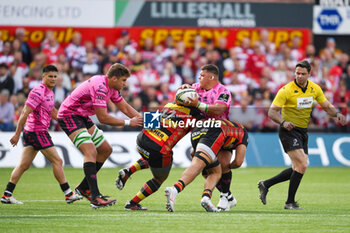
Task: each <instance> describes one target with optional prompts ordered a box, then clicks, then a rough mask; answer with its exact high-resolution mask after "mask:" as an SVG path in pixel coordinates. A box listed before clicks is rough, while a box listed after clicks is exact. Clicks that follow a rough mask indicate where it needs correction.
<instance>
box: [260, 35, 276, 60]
mask: <svg viewBox="0 0 350 233" xmlns="http://www.w3.org/2000/svg"><path fill="white" fill-rule="evenodd" d="M260 41H261V43H260V46H261V47H260V48H261V52H262V53H264V54H266V55H268V54H271V55H272V56H274V55H275V53H276V45H275V43H273V42H271V41H270V40H269V31H268V30H266V29H262V30H261V31H260Z"/></svg>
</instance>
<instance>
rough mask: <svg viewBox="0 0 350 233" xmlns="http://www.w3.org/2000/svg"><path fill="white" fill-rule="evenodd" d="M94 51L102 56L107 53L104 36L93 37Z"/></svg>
mask: <svg viewBox="0 0 350 233" xmlns="http://www.w3.org/2000/svg"><path fill="white" fill-rule="evenodd" d="M94 50H95V52H96V53H97V54H101V55H102V56H105V55H107V48H106V38H105V37H104V36H97V37H96V39H95V48H94Z"/></svg>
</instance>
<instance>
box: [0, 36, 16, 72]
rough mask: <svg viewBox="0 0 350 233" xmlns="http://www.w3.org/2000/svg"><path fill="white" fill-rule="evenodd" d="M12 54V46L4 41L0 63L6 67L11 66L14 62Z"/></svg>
mask: <svg viewBox="0 0 350 233" xmlns="http://www.w3.org/2000/svg"><path fill="white" fill-rule="evenodd" d="M14 59H15V58H14V57H13V53H12V44H11V42H10V41H5V42H4V45H3V50H2V52H1V53H0V63H5V64H6V65H7V66H9V65H11V64H12V62H13V61H14Z"/></svg>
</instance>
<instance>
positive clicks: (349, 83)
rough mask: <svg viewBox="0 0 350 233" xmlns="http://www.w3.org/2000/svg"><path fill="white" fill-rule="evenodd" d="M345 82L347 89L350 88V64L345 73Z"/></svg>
mask: <svg viewBox="0 0 350 233" xmlns="http://www.w3.org/2000/svg"><path fill="white" fill-rule="evenodd" d="M344 79H345V82H346V89H347V90H348V91H349V90H350V65H348V67H346V74H345V78H344Z"/></svg>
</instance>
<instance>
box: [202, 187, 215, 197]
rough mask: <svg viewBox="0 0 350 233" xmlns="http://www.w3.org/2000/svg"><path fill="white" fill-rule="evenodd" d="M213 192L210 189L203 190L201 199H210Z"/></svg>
mask: <svg viewBox="0 0 350 233" xmlns="http://www.w3.org/2000/svg"><path fill="white" fill-rule="evenodd" d="M212 193H213V191H211V190H210V189H204V191H203V193H202V198H203V197H209V198H210V199H211V196H212Z"/></svg>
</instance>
